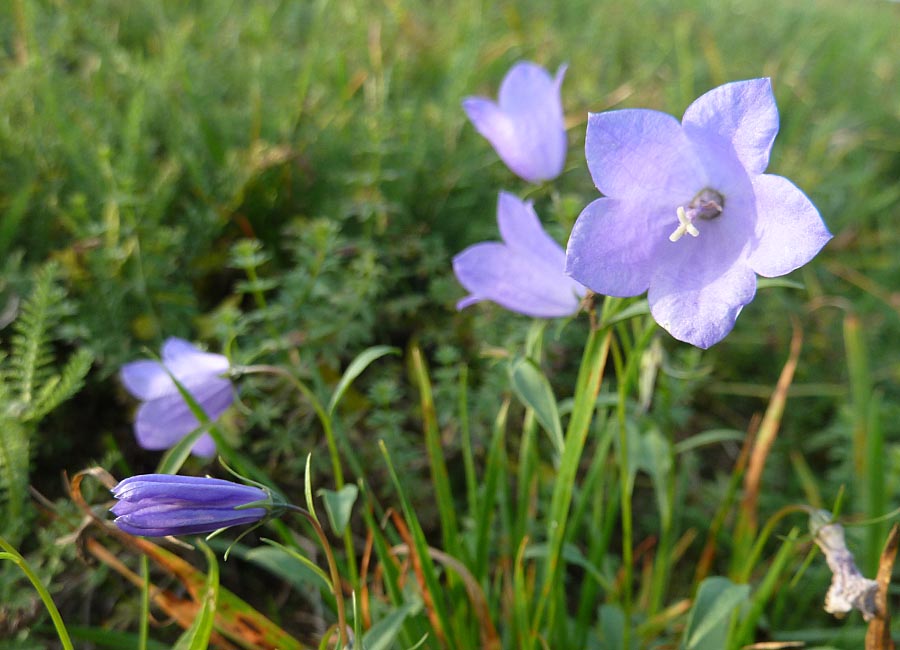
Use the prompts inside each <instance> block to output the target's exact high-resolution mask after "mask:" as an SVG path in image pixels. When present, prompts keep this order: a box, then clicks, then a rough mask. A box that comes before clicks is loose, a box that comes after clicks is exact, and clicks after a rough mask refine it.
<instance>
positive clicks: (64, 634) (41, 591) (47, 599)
mask: <svg viewBox="0 0 900 650" xmlns="http://www.w3.org/2000/svg"><path fill="white" fill-rule="evenodd" d="M0 548H2V549H3V550H4V551H5V552H3V553H0V560H10V561H12V562H13V563H14V564H15V565H16V566H18V567H19V568H20V569H21V570H22V573H24V574H25V576H26V577H27V578H28V579H29V580H30V581H31V584H32V585H33V586H34V589H35V591H37V592H38V596H40V597H41V600H42V601H43V602H44V607H46V608H47V613H49V614H50V618H51V619H52V620H53V627H54V628H56V635H57V636H58V637H59V642H60V643H61V644H62V646H63V650H74V646H73V645H72V639H70V638H69V631H68V630H67V629H66V625H65V623H63V620H62V616H60V614H59V610H58V609H57V608H56V604H55V603H54V602H53V598H52V597H51V596H50V592H49V591H47V588H46V587H44V585H43V583H42V582H41V580H40V578H38V577H37V575H35V573H34V571H32V570H31V566H30V565H29V564H28V561H27V560H26V559H25V558H24V557H22V554H21V553H19V552H18V551H17V550H16V549H15V548H13V547H12V545H10V544H9V542H7V541H6V540H5V539H3V538H2V537H0Z"/></svg>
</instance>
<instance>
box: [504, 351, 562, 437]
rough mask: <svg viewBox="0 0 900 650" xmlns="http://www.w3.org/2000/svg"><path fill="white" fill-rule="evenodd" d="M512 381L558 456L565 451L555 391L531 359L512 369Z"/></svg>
mask: <svg viewBox="0 0 900 650" xmlns="http://www.w3.org/2000/svg"><path fill="white" fill-rule="evenodd" d="M510 381H511V382H512V387H513V391H515V393H516V396H517V397H518V398H519V399H520V400H522V403H523V404H524V405H525V406H527V407H528V408H530V409H532V410H533V411H534V415H535V417H536V418H537V421H538V422H540V424H541V426H542V427H543V428H544V430H545V431H546V432H547V434H548V435H549V436H550V442H552V443H553V447H554V448H555V449H556V453H557V454H562V451H563V432H562V425H561V424H560V422H559V410H558V408H557V405H556V397H555V396H554V395H553V389H552V388H551V387H550V382H549V381H548V380H547V377H545V376H544V373H542V372H541V370H540V369H539V368H538V367H537V365H535V363H534V362H533V361H531V360H530V359H517V360H516V361H514V362H513V363H512V366H511V367H510Z"/></svg>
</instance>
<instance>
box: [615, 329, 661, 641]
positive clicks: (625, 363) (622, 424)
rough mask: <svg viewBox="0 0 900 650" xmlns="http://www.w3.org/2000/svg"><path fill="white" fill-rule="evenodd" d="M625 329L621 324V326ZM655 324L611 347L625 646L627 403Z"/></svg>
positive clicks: (629, 563) (630, 530) (629, 578)
mask: <svg viewBox="0 0 900 650" xmlns="http://www.w3.org/2000/svg"><path fill="white" fill-rule="evenodd" d="M621 327H622V328H623V329H624V324H623V325H622V326H621ZM655 331H656V325H655V324H654V323H653V321H652V320H650V319H646V321H645V325H644V328H643V330H642V331H641V332H640V333H639V334H637V335H636V339H637V340H636V341H635V342H634V345H633V346H632V347H631V348H630V349H628V350H627V352H623V351H621V350H619V349H618V346H617V345H614V346H613V361H614V363H615V366H616V376H617V377H618V378H619V381H618V385H617V390H618V398H619V399H618V402H617V405H616V420H617V423H618V427H617V428H618V433H619V449H618V456H619V457H618V464H619V499H620V505H619V509H620V513H621V517H622V569H623V574H624V575H623V581H622V611H623V613H624V614H625V627H624V628H623V630H622V634H623V639H624V641H623V644H624V647H626V648H627V647H629V644H630V639H629V636H630V635H631V625H630V621H631V596H632V594H631V589H632V584H633V582H634V550H633V543H634V518H633V516H632V510H631V497H632V488H633V482H632V480H631V469H630V467H631V460H630V458H629V449H628V429H627V424H626V404H627V400H628V395H629V393H630V392H631V387H632V384H635V385H636V384H637V379H638V370H639V368H640V363H641V356H642V355H643V353H644V350H645V349H646V348H647V345H649V343H650V340H651V338H652V336H653V333H654V332H655ZM622 334H623V335H622V337H621V338H622V339H624V340H627V334H626V333H625V332H622Z"/></svg>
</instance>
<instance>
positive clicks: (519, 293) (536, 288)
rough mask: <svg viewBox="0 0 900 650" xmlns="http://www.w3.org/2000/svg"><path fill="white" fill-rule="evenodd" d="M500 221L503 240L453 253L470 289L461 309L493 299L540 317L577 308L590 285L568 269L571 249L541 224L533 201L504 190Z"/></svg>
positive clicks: (499, 205)
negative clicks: (551, 235) (558, 241)
mask: <svg viewBox="0 0 900 650" xmlns="http://www.w3.org/2000/svg"><path fill="white" fill-rule="evenodd" d="M497 224H498V225H499V226H500V236H501V237H502V238H503V243H499V242H482V243H480V244H475V245H474V246H470V247H469V248H467V249H466V250H464V251H463V252H462V253H460V254H459V255H457V256H456V257H454V258H453V272H454V273H455V274H456V277H457V279H458V280H459V282H460V284H462V285H463V287H465V288H466V290H467V291H469V293H470V294H471V295H469V296H467V297H465V298H463V299H462V300H460V301H459V303H458V304H457V305H456V307H457V309H463V308H465V307H468V306H469V305H471V304H474V303H476V302H480V301H482V300H490V301H492V302H495V303H497V304H498V305H500V306H501V307H505V308H506V309H509V310H510V311H515V312H518V313H520V314H525V315H527V316H536V317H538V318H556V317H562V316H571V315H572V314H574V313H575V312H577V311H578V308H579V304H580V301H581V297H582V296H584V294H585V289H584V287H583V286H581V285H580V284H578V283H577V282H575V281H574V280H573V279H572V278H570V277H569V276H567V275H566V274H565V265H566V254H565V253H564V252H563V249H562V247H561V246H560V245H559V244H557V243H556V242H555V241H554V240H553V238H552V237H550V235H548V234H547V233H546V232H545V231H544V229H543V228H541V222H540V220H539V219H538V216H537V213H536V212H535V211H534V208H533V207H532V205H531V201H522V200H521V199H519V198H518V197H516V196H514V195H512V194H509V193H508V192H500V197H499V199H498V200H497Z"/></svg>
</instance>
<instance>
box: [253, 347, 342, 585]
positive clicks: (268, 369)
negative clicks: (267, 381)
mask: <svg viewBox="0 0 900 650" xmlns="http://www.w3.org/2000/svg"><path fill="white" fill-rule="evenodd" d="M239 370H240V372H241V373H243V374H254V373H266V374H271V375H278V376H279V377H284V378H285V379H287V380H288V381H290V382H291V384H293V386H294V387H295V388H296V389H297V390H298V391H300V393H302V394H303V396H304V397H306V399H307V400H309V403H310V404H312V407H313V410H315V412H316V415H317V416H318V418H319V422H320V423H321V425H322V429H323V431H325V439H326V440H327V441H328V455H329V456H330V457H331V469H332V471H333V472H334V485H335V488H336V489H337V490H338V491H340V490H341V489H342V488H343V487H344V484H345V483H344V470H343V468H342V467H341V457H340V454H339V453H338V447H337V440H336V438H335V435H334V426H333V425H332V421H331V416H329V415H328V412H327V411H326V410H325V407H324V406H323V405H322V402H321V400H319V398H318V397H316V394H315V393H313V392H312V390H311V389H310V388H309V386H307V385H306V384H304V383H303V382H302V381H300V380H299V379H297V377H295V376H294V375H293V374H291V373H290V372H289V371H287V370H285V369H284V368H281V367H279V366H272V365H254V366H244V367H241V368H240V369H239ZM304 512H305V511H304ZM343 537H344V550H345V552H346V554H347V569H348V571H349V573H350V584H352V585H353V586H354V588H356V585H357V583H358V579H359V578H358V575H357V571H356V550H355V549H354V547H353V538H352V536H351V535H350V530H349V528H348V529H347V530H346V531H344V535H343Z"/></svg>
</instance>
